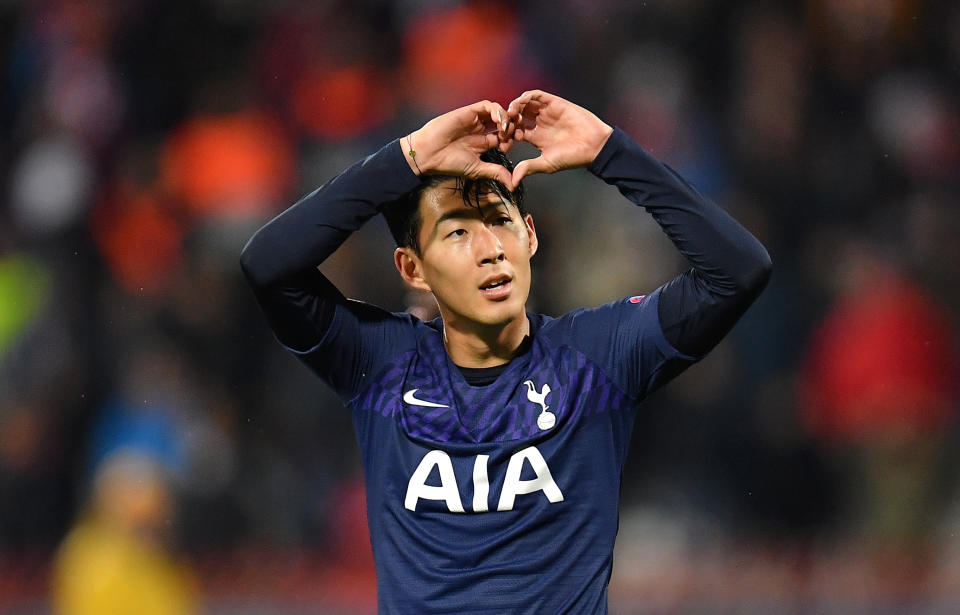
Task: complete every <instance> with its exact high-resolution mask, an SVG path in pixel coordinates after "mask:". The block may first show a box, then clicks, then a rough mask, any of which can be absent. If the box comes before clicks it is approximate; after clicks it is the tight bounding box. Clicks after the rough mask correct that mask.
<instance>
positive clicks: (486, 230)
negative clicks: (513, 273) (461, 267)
mask: <svg viewBox="0 0 960 615" xmlns="http://www.w3.org/2000/svg"><path fill="white" fill-rule="evenodd" d="M474 245H475V249H476V251H477V260H478V261H479V262H480V264H481V265H490V264H495V263H499V262H500V261H502V260H503V258H504V255H503V244H502V243H500V238H499V237H497V234H496V233H494V232H493V231H492V230H491V229H490V227H489V226H487V225H486V224H484V225H483V230H481V231H480V232H479V233H477V235H476V240H475V244H474Z"/></svg>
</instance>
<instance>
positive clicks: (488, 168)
mask: <svg viewBox="0 0 960 615" xmlns="http://www.w3.org/2000/svg"><path fill="white" fill-rule="evenodd" d="M476 176H477V177H484V178H487V179H495V180H497V181H498V182H500V183H501V184H503V185H504V186H506V187H507V188H510V185H511V184H512V183H513V177H512V176H511V175H510V171H508V170H507V169H506V168H505V167H503V166H501V165H499V164H494V163H492V162H481V163H480V164H479V165H477V168H476Z"/></svg>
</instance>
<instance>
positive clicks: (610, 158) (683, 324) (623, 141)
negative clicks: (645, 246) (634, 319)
mask: <svg viewBox="0 0 960 615" xmlns="http://www.w3.org/2000/svg"><path fill="white" fill-rule="evenodd" d="M507 115H508V116H509V121H510V122H511V123H513V124H515V126H516V128H515V133H514V136H513V138H514V140H516V141H521V140H525V141H528V142H529V143H531V144H532V145H534V146H535V147H537V148H538V149H539V150H540V156H539V157H537V158H532V159H530V160H528V161H524V162H521V163H520V164H518V165H517V167H516V169H515V170H514V173H513V180H514V182H515V183H516V182H518V181H519V180H520V179H522V178H523V177H524V176H526V175H529V174H531V173H553V172H555V171H559V170H562V169H566V168H573V167H580V166H588V167H589V169H590V171H591V172H593V173H594V174H596V175H597V176H598V177H600V178H601V179H603V180H604V181H605V182H607V183H609V184H612V185H615V186H616V187H617V188H618V189H619V190H620V192H621V193H622V194H623V195H624V196H626V197H627V198H628V199H630V200H631V201H633V202H634V203H636V204H637V205H641V206H643V207H644V208H645V209H646V210H647V211H648V212H650V214H652V215H653V217H654V219H655V220H656V221H657V223H658V224H660V226H661V227H662V228H663V230H664V232H665V233H666V234H667V236H668V237H669V238H670V239H671V241H673V243H674V245H675V246H677V249H679V250H680V252H681V253H682V254H683V255H684V256H685V257H686V258H687V259H688V260H689V261H690V263H691V265H693V268H692V269H691V270H690V271H687V272H686V273H684V274H682V275H680V276H678V277H677V278H675V279H673V280H671V281H670V282H668V283H667V284H666V285H665V286H664V287H663V290H662V292H661V294H660V302H659V307H658V313H659V317H660V323H661V326H662V328H663V331H664V334H665V335H666V338H667V340H668V341H669V342H670V343H671V344H673V346H674V348H676V349H677V350H679V351H680V352H682V353H684V354H687V355H690V356H693V357H700V356H702V355H703V354H704V353H706V352H707V351H708V350H710V348H712V347H713V346H714V345H715V344H716V343H717V342H719V341H720V339H721V338H722V337H723V336H724V335H726V334H727V332H728V331H729V330H730V328H731V327H733V325H734V323H735V322H736V321H737V320H738V319H739V318H740V316H742V315H743V313H744V311H746V309H747V308H748V307H749V306H750V304H751V303H752V302H753V301H754V299H756V297H757V296H758V295H759V294H760V291H762V290H763V288H764V287H765V286H766V283H767V280H768V279H769V277H770V271H771V263H770V256H769V255H768V254H767V251H766V249H764V247H763V245H761V244H760V242H759V241H757V239H756V238H755V237H754V236H753V235H751V234H750V233H749V232H748V231H747V230H746V229H745V228H743V226H741V225H740V224H739V223H738V222H737V221H736V220H734V219H733V218H732V217H730V216H729V215H728V214H727V213H726V212H725V211H723V210H722V209H721V208H720V207H718V206H717V205H716V204H714V203H713V202H712V201H710V200H709V199H707V198H705V197H704V196H703V195H701V194H700V193H699V192H698V191H697V190H696V188H694V187H693V186H691V185H690V184H688V183H687V182H686V181H685V180H684V179H683V178H682V177H680V176H679V175H678V174H677V173H676V172H674V171H673V170H672V169H671V168H669V167H668V166H666V165H664V164H662V163H661V162H659V161H658V160H656V159H655V158H654V157H653V156H651V155H650V154H649V153H647V152H646V151H644V150H643V149H642V148H641V147H640V146H639V145H637V144H636V143H635V142H634V141H633V140H632V139H631V138H630V137H629V136H627V134H626V133H624V132H622V131H620V130H614V129H612V128H611V127H610V126H608V125H607V124H605V123H603V122H602V121H601V120H600V119H599V118H597V117H596V116H595V115H594V114H592V113H590V112H589V111H587V110H586V109H583V108H582V107H578V106H577V105H574V104H573V103H571V102H569V101H566V100H564V99H562V98H559V97H557V96H553V95H551V94H547V93H545V92H541V91H539V90H534V91H531V92H525V93H524V94H523V95H521V96H520V97H519V98H517V99H516V100H514V101H513V102H511V103H510V105H509V107H508V108H507Z"/></svg>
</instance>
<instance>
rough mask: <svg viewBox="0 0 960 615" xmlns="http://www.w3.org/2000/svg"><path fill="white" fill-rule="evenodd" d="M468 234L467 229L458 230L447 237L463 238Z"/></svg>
mask: <svg viewBox="0 0 960 615" xmlns="http://www.w3.org/2000/svg"><path fill="white" fill-rule="evenodd" d="M466 234H467V229H464V228H458V229H457V230H455V231H453V232H451V233H448V234H447V237H462V236H463V235H466Z"/></svg>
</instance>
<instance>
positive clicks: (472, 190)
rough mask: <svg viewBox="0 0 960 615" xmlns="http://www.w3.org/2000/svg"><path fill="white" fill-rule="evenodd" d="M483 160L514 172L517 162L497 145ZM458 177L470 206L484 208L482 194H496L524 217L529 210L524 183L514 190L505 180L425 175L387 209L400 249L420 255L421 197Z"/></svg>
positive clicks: (482, 156) (389, 222)
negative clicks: (524, 195) (524, 196)
mask: <svg viewBox="0 0 960 615" xmlns="http://www.w3.org/2000/svg"><path fill="white" fill-rule="evenodd" d="M480 160H482V161H484V162H492V163H493V164H499V165H500V166H502V167H504V168H505V169H507V170H508V171H510V172H511V173H512V172H513V162H511V161H510V159H509V158H507V155H506V154H504V153H503V152H501V151H500V150H499V149H497V148H492V149H488V150H487V151H485V152H483V153H482V154H480ZM451 179H454V180H456V183H457V185H456V187H455V188H454V189H455V190H457V191H458V192H460V194H461V195H462V196H463V202H464V203H466V204H467V205H469V206H470V207H480V197H481V196H482V195H484V194H488V193H491V192H493V193H495V194H497V195H498V196H499V197H500V199H501V200H502V201H503V202H504V203H512V204H513V205H515V206H516V208H517V211H519V212H520V215H521V216H524V215H526V213H527V211H526V209H524V206H523V182H521V183H520V185H518V186H517V189H516V190H514V191H513V192H510V191H509V190H508V189H507V187H506V186H504V185H503V183H501V182H499V181H497V180H494V179H469V178H467V177H452V176H449V175H425V176H423V178H422V180H421V181H420V185H419V186H417V187H416V188H414V189H413V190H411V191H410V192H408V193H407V194H405V195H404V196H403V197H402V198H400V199H399V200H397V201H395V202H393V203H390V204H389V205H387V206H386V207H384V208H383V217H384V218H386V219H387V226H389V227H390V234H391V235H393V240H394V241H395V242H397V247H398V248H412V249H413V251H414V252H415V253H416V254H417V256H420V224H421V222H422V220H421V219H420V199H421V198H422V197H423V194H424V193H425V192H426V191H427V190H428V189H430V188H434V187H436V186H439V185H440V184H442V183H443V182H445V181H448V180H451Z"/></svg>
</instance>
